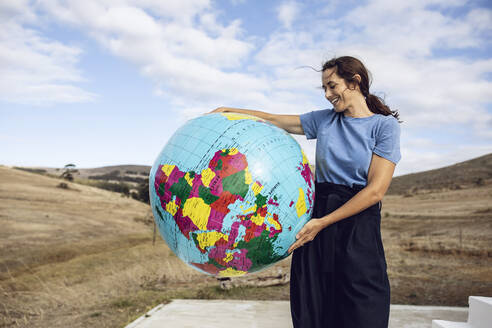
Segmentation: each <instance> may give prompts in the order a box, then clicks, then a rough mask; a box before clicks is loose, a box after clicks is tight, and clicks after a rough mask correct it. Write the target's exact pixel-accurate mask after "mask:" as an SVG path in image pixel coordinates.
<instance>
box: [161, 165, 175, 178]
mask: <svg viewBox="0 0 492 328" xmlns="http://www.w3.org/2000/svg"><path fill="white" fill-rule="evenodd" d="M175 167H176V165H169V164H164V165H162V172H164V174H165V175H167V176H169V175H170V174H171V172H172V171H173V170H174V168H175Z"/></svg>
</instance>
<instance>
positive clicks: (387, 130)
mask: <svg viewBox="0 0 492 328" xmlns="http://www.w3.org/2000/svg"><path fill="white" fill-rule="evenodd" d="M373 152H374V153H375V154H376V155H378V156H381V157H383V158H386V159H387V160H389V161H391V162H393V163H395V164H397V163H398V162H399V161H400V159H401V154H400V124H399V123H398V120H397V119H395V118H394V117H392V116H391V117H388V118H387V119H385V120H383V121H382V123H381V126H380V128H379V131H377V133H376V145H375V147H374V150H373Z"/></svg>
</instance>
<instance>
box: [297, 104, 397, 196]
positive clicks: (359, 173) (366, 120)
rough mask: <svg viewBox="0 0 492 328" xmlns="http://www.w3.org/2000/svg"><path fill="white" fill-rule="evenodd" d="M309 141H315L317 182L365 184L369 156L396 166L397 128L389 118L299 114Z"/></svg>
mask: <svg viewBox="0 0 492 328" xmlns="http://www.w3.org/2000/svg"><path fill="white" fill-rule="evenodd" d="M301 124H302V128H303V129H304V133H305V134H306V137H307V138H308V139H317V142H316V181H318V182H332V183H336V184H342V185H346V186H349V187H352V185H353V184H360V185H363V186H365V185H367V174H368V171H369V165H370V164H371V158H372V154H373V153H375V154H376V155H379V156H381V157H384V158H386V159H388V160H390V161H391V162H393V163H395V164H396V163H398V161H399V160H400V159H401V154H400V126H399V123H398V121H397V120H396V119H395V118H394V117H393V116H391V115H388V116H384V115H381V114H374V115H372V116H369V117H362V118H355V117H349V116H345V115H344V114H343V113H337V112H335V111H334V110H332V109H325V110H318V111H313V112H309V113H306V114H303V115H301Z"/></svg>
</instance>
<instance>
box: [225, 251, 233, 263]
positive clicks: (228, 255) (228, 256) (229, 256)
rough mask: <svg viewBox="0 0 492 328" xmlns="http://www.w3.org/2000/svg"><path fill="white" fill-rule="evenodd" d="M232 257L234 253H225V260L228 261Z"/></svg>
mask: <svg viewBox="0 0 492 328" xmlns="http://www.w3.org/2000/svg"><path fill="white" fill-rule="evenodd" d="M233 258H234V255H233V254H232V253H227V255H226V257H225V258H224V261H225V262H230V261H231V260H232V259H233Z"/></svg>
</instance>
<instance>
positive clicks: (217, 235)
mask: <svg viewBox="0 0 492 328" xmlns="http://www.w3.org/2000/svg"><path fill="white" fill-rule="evenodd" d="M221 238H224V240H227V238H228V236H227V235H225V234H223V233H222V232H218V231H208V232H202V233H199V234H197V236H196V240H197V241H198V245H200V248H201V249H205V247H210V246H213V245H215V243H216V242H217V240H219V239H221Z"/></svg>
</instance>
